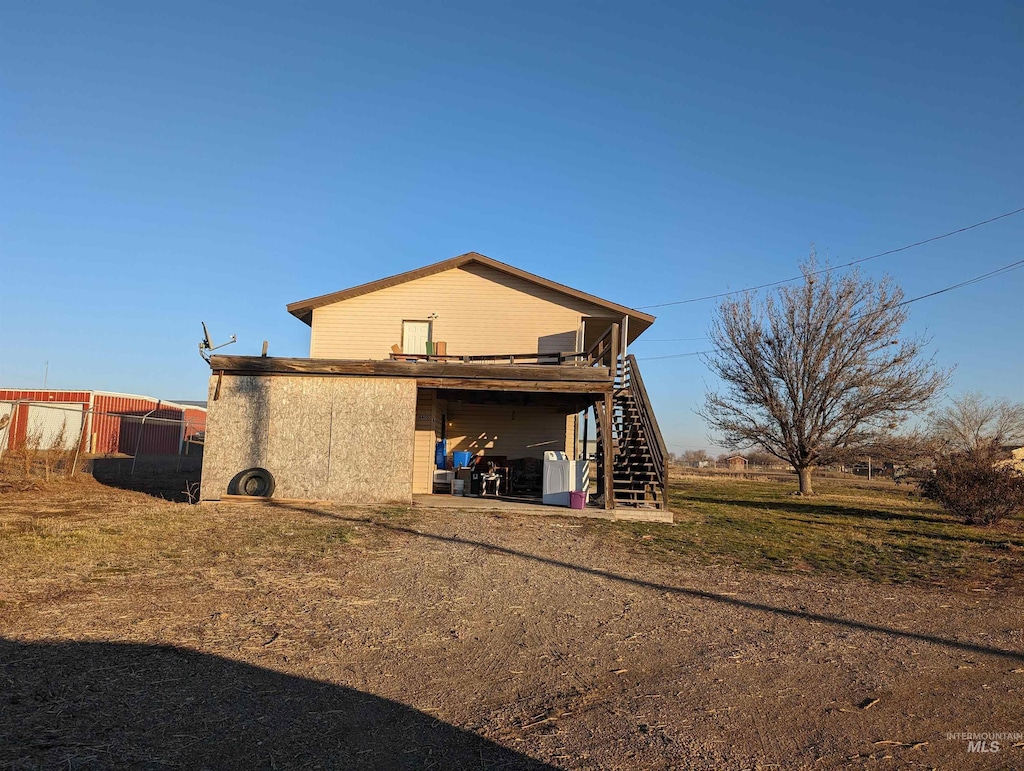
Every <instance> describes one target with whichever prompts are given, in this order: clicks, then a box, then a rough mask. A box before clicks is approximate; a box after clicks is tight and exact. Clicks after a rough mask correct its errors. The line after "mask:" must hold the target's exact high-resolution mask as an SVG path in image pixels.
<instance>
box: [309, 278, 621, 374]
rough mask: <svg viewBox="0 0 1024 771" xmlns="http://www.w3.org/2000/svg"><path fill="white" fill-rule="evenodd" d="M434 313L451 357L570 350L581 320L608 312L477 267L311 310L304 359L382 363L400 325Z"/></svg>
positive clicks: (438, 336)
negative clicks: (307, 342) (308, 352)
mask: <svg viewBox="0 0 1024 771" xmlns="http://www.w3.org/2000/svg"><path fill="white" fill-rule="evenodd" d="M435 314H436V315H437V318H435V319H434V320H433V325H432V326H433V332H432V337H433V339H434V340H444V341H445V342H446V343H447V344H448V353H449V354H450V355H457V356H467V355H470V356H472V355H483V356H486V355H491V354H501V353H505V354H508V353H534V352H541V353H558V352H560V351H573V350H575V349H576V331H577V329H578V328H579V325H580V319H581V318H582V317H583V316H592V315H597V316H607V315H608V311H607V310H606V309H604V308H601V307H600V306H597V305H592V304H591V303H588V302H585V301H583V300H578V299H576V298H573V297H569V296H567V295H564V294H561V293H560V292H556V291H554V290H552V289H547V288H545V287H540V286H537V285H536V284H534V283H532V282H529V281H525V280H523V279H520V278H516V277H513V276H509V275H508V274H505V273H502V272H501V271H497V270H494V269H493V268H490V267H487V266H484V265H466V266H463V267H461V268H456V269H453V270H446V271H444V272H443V273H436V274H434V275H432V276H425V277H423V278H419V279H416V280H414V281H409V282H407V283H404V284H399V285H398V286H393V287H388V288H387V289H381V290H379V291H376V292H371V293H370V294H366V295H361V296H359V297H353V298H351V299H349V300H342V301H341V302H337V303H334V304H332V305H326V306H324V307H322V308H317V309H316V310H314V311H313V330H312V334H311V337H310V354H309V355H310V356H311V357H313V358H321V359H323V358H326V359H387V358H388V357H389V355H390V353H391V346H392V345H394V344H398V345H401V343H402V320H403V319H404V320H408V321H415V320H420V321H426V320H427V319H430V318H432V317H433V316H434V315H435ZM406 353H423V351H411V352H410V351H406Z"/></svg>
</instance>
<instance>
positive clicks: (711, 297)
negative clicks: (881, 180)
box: [637, 206, 1024, 310]
mask: <svg viewBox="0 0 1024 771" xmlns="http://www.w3.org/2000/svg"><path fill="white" fill-rule="evenodd" d="M1021 212H1024V206H1022V207H1021V208H1019V209H1014V210H1013V211H1008V212H1005V213H1003V214H1000V215H998V216H995V217H991V218H989V219H987V220H982V221H981V222H975V223H974V224H973V225H966V226H964V227H962V228H957V229H956V230H951V231H949V232H948V233H943V234H941V235H938V236H932V237H931V238H925V239H924V240H922V241H915V242H914V243H912V244H906V245H905V246H898V247H896V248H895V249H887V250H886V251H884V252H879V253H878V254H872V255H871V256H869V257H860V258H858V259H856V260H851V261H850V262H846V263H843V264H842V265H833V266H831V267H828V268H822V269H821V270H816V271H813V272H812V273H808V274H807V275H808V276H820V275H821V274H822V273H831V272H832V271H834V270H839V269H840V268H849V267H851V266H853V265H859V264H860V263H862V262H867V261H868V260H875V259H878V258H879V257H886V256H888V255H890V254H896V253H897V252H905V251H906V250H907V249H913V248H914V247H915V246H922V245H924V244H930V243H932V242H933V241H941V240H942V239H943V238H949V237H950V236H955V235H957V234H958V233H965V232H967V231H968V230H974V229H975V228H980V227H981V226H982V225H988V224H990V223H992V222H996V221H997V220H1001V219H1006V218H1007V217H1012V216H1014V215H1015V214H1020V213H1021ZM802 278H804V276H802V275H801V276H794V277H793V278H784V279H781V280H779V281H771V282H769V283H767V284H759V285H758V286H750V287H747V288H746V289H734V290H732V291H729V292H720V293H718V294H709V295H705V296H704V297H691V298H690V299H688V300H674V301H672V302H667V303H657V304H655V305H638V306H637V310H646V309H648V308H666V307H668V306H670V305H687V304H689V303H697V302H702V301H704V300H717V299H718V298H720V297H728V296H729V295H734V294H741V293H743V292H755V291H757V290H758V289H767V288H769V287H773V286H779V285H780V284H788V283H790V282H791V281H799V280H800V279H802Z"/></svg>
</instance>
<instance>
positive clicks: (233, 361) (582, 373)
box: [210, 355, 612, 392]
mask: <svg viewBox="0 0 1024 771" xmlns="http://www.w3.org/2000/svg"><path fill="white" fill-rule="evenodd" d="M210 367H211V368H212V369H214V370H220V371H223V372H226V373H229V374H233V375H239V374H241V375H251V374H280V375H357V376H358V375H362V376H368V377H414V378H416V379H417V380H421V379H426V378H443V379H445V380H448V379H449V378H450V379H453V380H460V381H465V380H472V379H480V380H490V381H497V380H509V381H540V382H559V381H564V382H575V383H594V384H603V383H606V382H609V381H610V380H611V379H612V373H611V372H610V371H609V370H608V369H606V368H604V367H569V366H559V365H557V364H514V365H513V364H465V363H462V362H443V363H442V362H433V361H431V362H406V361H388V360H386V359H385V360H372V361H360V360H354V359H353V360H348V359H295V358H285V357H274V356H268V357H263V356H220V355H215V356H211V357H210ZM596 390H597V391H598V392H600V391H603V390H604V388H603V387H602V386H601V385H598V387H597V388H596Z"/></svg>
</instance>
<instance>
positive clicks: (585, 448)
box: [583, 407, 590, 460]
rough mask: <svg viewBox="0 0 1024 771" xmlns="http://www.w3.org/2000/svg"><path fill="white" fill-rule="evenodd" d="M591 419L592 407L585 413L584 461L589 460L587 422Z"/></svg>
mask: <svg viewBox="0 0 1024 771" xmlns="http://www.w3.org/2000/svg"><path fill="white" fill-rule="evenodd" d="M589 418H590V407H587V409H586V410H585V411H584V413H583V460H589V458H588V456H587V420H588V419H589Z"/></svg>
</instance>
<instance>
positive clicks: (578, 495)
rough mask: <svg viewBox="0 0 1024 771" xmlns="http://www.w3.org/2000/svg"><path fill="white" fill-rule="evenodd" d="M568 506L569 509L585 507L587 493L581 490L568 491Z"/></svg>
mask: <svg viewBox="0 0 1024 771" xmlns="http://www.w3.org/2000/svg"><path fill="white" fill-rule="evenodd" d="M569 508H570V509H585V508H587V494H586V493H585V492H582V491H577V490H573V491H570V493H569Z"/></svg>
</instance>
